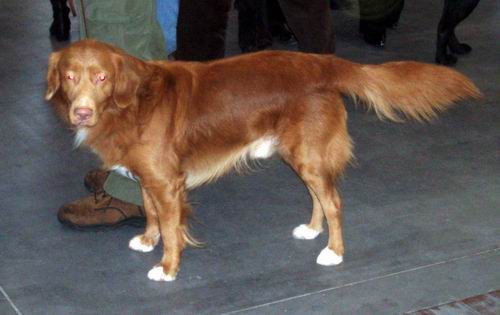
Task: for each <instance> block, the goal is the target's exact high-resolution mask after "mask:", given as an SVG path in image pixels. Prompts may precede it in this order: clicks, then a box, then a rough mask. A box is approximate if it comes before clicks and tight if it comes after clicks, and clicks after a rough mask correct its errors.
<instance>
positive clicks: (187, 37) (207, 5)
mask: <svg viewBox="0 0 500 315" xmlns="http://www.w3.org/2000/svg"><path fill="white" fill-rule="evenodd" d="M230 9H231V0H200V1H192V0H180V3H179V18H178V22H177V23H178V24H177V51H176V53H175V58H176V59H177V60H196V61H204V60H212V59H218V58H223V57H224V52H225V42H226V28H227V20H228V14H229V10H230Z"/></svg>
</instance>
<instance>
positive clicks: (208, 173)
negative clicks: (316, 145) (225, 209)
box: [111, 136, 278, 188]
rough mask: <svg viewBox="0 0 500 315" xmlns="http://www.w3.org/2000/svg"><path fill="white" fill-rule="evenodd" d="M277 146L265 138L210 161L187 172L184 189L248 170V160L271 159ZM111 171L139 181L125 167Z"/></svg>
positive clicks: (274, 139) (274, 140)
mask: <svg viewBox="0 0 500 315" xmlns="http://www.w3.org/2000/svg"><path fill="white" fill-rule="evenodd" d="M277 144H278V141H277V139H276V138H275V137H272V136H266V137H263V138H260V139H258V140H256V141H254V142H252V143H250V144H249V145H247V146H245V147H243V148H242V149H239V150H236V151H233V152H231V153H229V154H226V155H224V156H223V157H222V158H219V159H216V160H214V161H212V163H209V164H206V165H205V167H200V168H197V169H193V170H188V171H187V177H186V187H187V188H194V187H197V186H200V185H202V184H204V183H207V182H210V181H213V180H215V179H217V178H219V177H220V176H222V175H224V173H226V172H227V171H229V170H231V169H232V168H236V169H237V170H238V171H242V170H244V169H248V168H249V167H248V160H249V159H267V158H269V157H271V156H272V155H273V154H274V153H275V152H276V147H277ZM111 170H112V171H115V172H117V173H118V174H120V175H122V176H125V177H127V178H130V179H132V180H134V181H138V180H139V177H137V176H136V175H135V174H133V173H132V172H131V171H130V170H129V169H128V168H126V167H125V166H122V165H113V166H112V167H111Z"/></svg>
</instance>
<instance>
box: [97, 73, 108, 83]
mask: <svg viewBox="0 0 500 315" xmlns="http://www.w3.org/2000/svg"><path fill="white" fill-rule="evenodd" d="M97 78H98V79H99V81H101V82H102V81H104V80H106V75H105V74H100V75H99V76H98V77H97Z"/></svg>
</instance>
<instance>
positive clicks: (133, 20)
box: [77, 0, 167, 60]
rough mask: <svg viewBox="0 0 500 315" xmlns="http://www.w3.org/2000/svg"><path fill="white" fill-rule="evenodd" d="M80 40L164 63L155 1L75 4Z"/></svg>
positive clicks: (84, 1) (111, 0) (96, 0)
mask: <svg viewBox="0 0 500 315" xmlns="http://www.w3.org/2000/svg"><path fill="white" fill-rule="evenodd" d="M77 7H78V9H79V10H78V11H79V18H80V37H81V38H82V39H83V38H93V39H97V40H100V41H103V42H106V43H109V44H112V45H115V46H118V47H120V48H122V49H123V50H125V51H126V52H127V53H129V54H131V55H133V56H136V57H138V58H141V59H148V60H158V59H167V52H166V49H165V39H164V37H163V32H162V29H161V26H160V24H159V23H158V20H157V19H156V0H78V1H77Z"/></svg>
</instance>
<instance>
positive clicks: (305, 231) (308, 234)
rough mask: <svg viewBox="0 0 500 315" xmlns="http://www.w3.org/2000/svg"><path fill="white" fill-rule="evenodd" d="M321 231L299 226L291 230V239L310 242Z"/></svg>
mask: <svg viewBox="0 0 500 315" xmlns="http://www.w3.org/2000/svg"><path fill="white" fill-rule="evenodd" d="M319 233H321V231H316V230H314V229H311V228H310V227H308V226H307V225H306V224H301V225H299V226H297V227H296V228H295V229H293V237H294V238H296V239H298V240H312V239H315V238H316V237H317V236H318V235H319Z"/></svg>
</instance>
